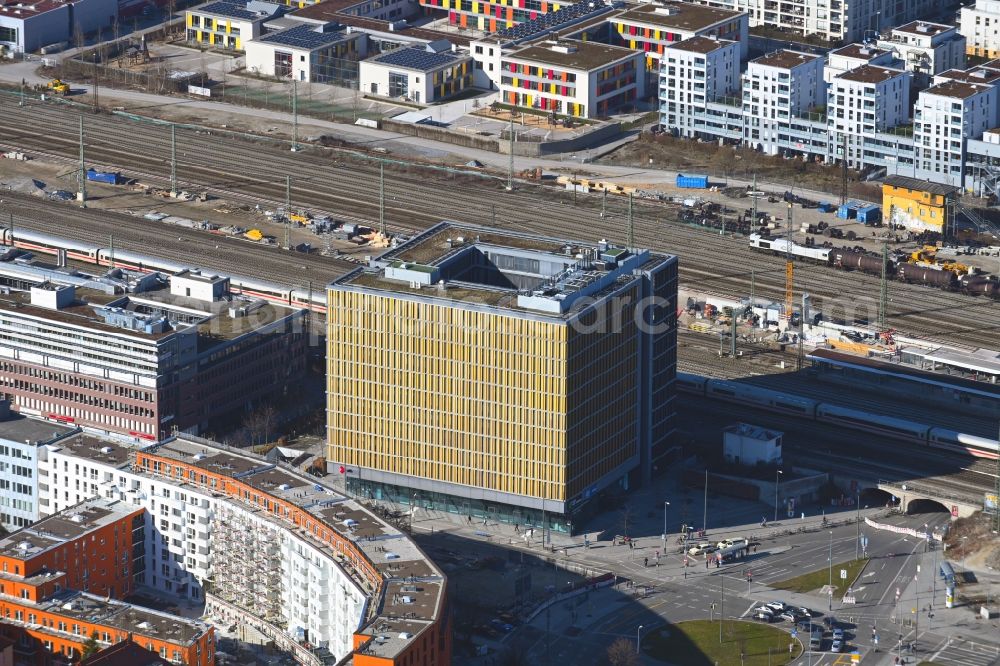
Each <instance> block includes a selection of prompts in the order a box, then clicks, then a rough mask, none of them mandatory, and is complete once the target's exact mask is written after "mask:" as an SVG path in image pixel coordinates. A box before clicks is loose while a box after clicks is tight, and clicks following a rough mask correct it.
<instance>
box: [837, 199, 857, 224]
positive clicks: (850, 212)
mask: <svg viewBox="0 0 1000 666" xmlns="http://www.w3.org/2000/svg"><path fill="white" fill-rule="evenodd" d="M857 206H858V205H857V204H856V203H854V202H853V201H848V202H847V203H845V204H842V205H841V206H840V208H838V209H837V217H839V218H840V219H842V220H850V219H852V218H854V217H856V216H857V214H858V208H857Z"/></svg>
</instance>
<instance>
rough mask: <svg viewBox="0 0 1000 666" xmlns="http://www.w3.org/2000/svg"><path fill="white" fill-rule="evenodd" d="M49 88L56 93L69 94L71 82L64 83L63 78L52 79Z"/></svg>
mask: <svg viewBox="0 0 1000 666" xmlns="http://www.w3.org/2000/svg"><path fill="white" fill-rule="evenodd" d="M48 89H49V90H51V91H52V93H53V94H55V95H68V94H69V84H68V83H64V82H63V81H62V80H61V79H52V80H51V81H49V84H48Z"/></svg>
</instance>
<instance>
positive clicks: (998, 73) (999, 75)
mask: <svg viewBox="0 0 1000 666" xmlns="http://www.w3.org/2000/svg"><path fill="white" fill-rule="evenodd" d="M938 77H939V78H942V79H952V80H954V81H965V82H966V83H995V82H996V81H997V80H998V79H1000V70H997V69H993V68H992V67H973V68H971V69H949V70H948V71H946V72H941V73H940V74H938Z"/></svg>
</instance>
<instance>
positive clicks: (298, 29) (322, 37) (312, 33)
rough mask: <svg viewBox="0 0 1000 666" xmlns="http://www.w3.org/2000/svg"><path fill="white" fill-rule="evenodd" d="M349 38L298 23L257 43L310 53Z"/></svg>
mask: <svg viewBox="0 0 1000 666" xmlns="http://www.w3.org/2000/svg"><path fill="white" fill-rule="evenodd" d="M355 36H356V35H355ZM351 38H353V36H352V35H349V34H347V33H346V32H345V31H343V30H325V31H324V29H323V26H314V25H310V24H303V23H300V24H299V25H296V26H293V27H291V28H286V29H285V30H279V31H278V32H272V33H270V34H267V35H264V36H263V37H261V38H260V39H258V40H257V41H258V42H263V43H265V44H280V45H281V46H288V47H290V48H294V49H301V50H303V51H312V50H315V49H321V48H323V47H324V46H329V45H330V44H336V43H337V42H342V41H344V40H345V39H351ZM185 277H186V276H185Z"/></svg>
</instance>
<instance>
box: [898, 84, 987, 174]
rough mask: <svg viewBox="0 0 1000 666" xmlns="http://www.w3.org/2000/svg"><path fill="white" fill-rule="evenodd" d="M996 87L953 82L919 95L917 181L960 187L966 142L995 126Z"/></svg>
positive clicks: (916, 109)
mask: <svg viewBox="0 0 1000 666" xmlns="http://www.w3.org/2000/svg"><path fill="white" fill-rule="evenodd" d="M996 114H997V87H996V86H994V85H990V84H986V83H967V82H964V81H956V80H950V81H946V82H944V83H939V84H937V85H935V86H931V87H930V88H928V89H927V90H923V91H921V92H920V95H919V96H918V97H917V103H916V105H915V106H914V107H913V146H914V159H915V164H916V168H915V170H914V175H915V177H916V178H924V179H927V180H930V181H933V182H939V183H947V184H949V185H958V186H961V185H962V183H963V180H964V179H963V166H964V164H965V158H966V140H967V139H975V138H980V137H982V136H983V133H984V132H985V131H986V130H988V129H992V128H994V127H996V120H997V119H996Z"/></svg>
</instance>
